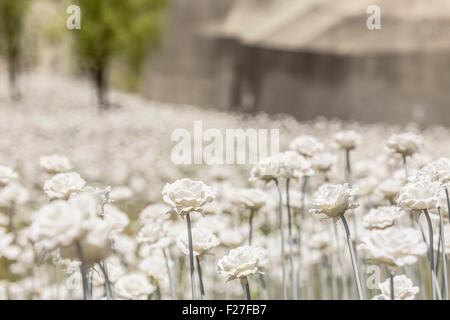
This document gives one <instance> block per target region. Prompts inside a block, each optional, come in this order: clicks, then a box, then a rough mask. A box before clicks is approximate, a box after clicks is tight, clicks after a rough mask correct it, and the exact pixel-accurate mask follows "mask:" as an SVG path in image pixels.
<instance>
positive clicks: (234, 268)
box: [217, 246, 267, 280]
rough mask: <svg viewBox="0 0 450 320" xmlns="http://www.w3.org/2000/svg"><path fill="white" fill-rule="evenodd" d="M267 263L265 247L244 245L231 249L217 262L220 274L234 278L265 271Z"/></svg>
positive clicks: (230, 278)
mask: <svg viewBox="0 0 450 320" xmlns="http://www.w3.org/2000/svg"><path fill="white" fill-rule="evenodd" d="M266 263H267V255H266V252H265V250H264V249H263V248H260V247H249V246H242V247H238V248H236V249H232V250H230V252H229V253H228V255H226V256H224V257H223V258H222V259H220V260H219V262H218V263H217V271H218V273H219V274H220V275H222V276H224V277H226V278H227V280H233V279H236V278H246V277H248V276H251V275H254V274H257V273H263V270H264V267H265V265H266Z"/></svg>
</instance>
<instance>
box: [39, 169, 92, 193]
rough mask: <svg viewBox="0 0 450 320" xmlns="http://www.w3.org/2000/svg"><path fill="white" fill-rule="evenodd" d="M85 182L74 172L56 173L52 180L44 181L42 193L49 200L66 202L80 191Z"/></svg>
mask: <svg viewBox="0 0 450 320" xmlns="http://www.w3.org/2000/svg"><path fill="white" fill-rule="evenodd" d="M85 184H86V181H84V180H83V179H82V178H81V177H80V175H79V174H78V173H76V172H67V173H58V174H57V175H55V176H53V178H51V179H49V180H47V181H45V184H44V192H45V194H46V195H47V196H48V197H49V198H50V199H51V200H53V199H62V200H67V199H69V197H70V196H71V195H72V194H74V193H76V192H78V191H80V190H81V189H82V188H83V187H84V185H85Z"/></svg>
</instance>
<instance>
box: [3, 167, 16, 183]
mask: <svg viewBox="0 0 450 320" xmlns="http://www.w3.org/2000/svg"><path fill="white" fill-rule="evenodd" d="M16 179H17V173H16V172H15V171H14V170H13V169H11V168H10V167H6V166H0V186H5V185H6V184H8V183H9V182H10V181H11V180H16Z"/></svg>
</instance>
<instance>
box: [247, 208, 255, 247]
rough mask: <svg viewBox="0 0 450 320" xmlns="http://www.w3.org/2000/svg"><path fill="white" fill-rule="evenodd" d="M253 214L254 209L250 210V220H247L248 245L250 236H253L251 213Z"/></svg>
mask: <svg viewBox="0 0 450 320" xmlns="http://www.w3.org/2000/svg"><path fill="white" fill-rule="evenodd" d="M254 214H255V210H253V209H252V210H251V211H250V220H249V231H248V245H249V246H251V245H252V236H253V215H254Z"/></svg>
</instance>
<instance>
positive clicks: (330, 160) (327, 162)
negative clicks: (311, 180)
mask: <svg viewBox="0 0 450 320" xmlns="http://www.w3.org/2000/svg"><path fill="white" fill-rule="evenodd" d="M337 161H338V157H337V156H336V155H334V154H332V153H327V152H322V153H317V154H314V156H313V157H312V165H313V168H314V169H315V170H317V171H320V172H322V173H327V172H328V171H330V170H331V168H332V167H333V165H335V164H336V163H337Z"/></svg>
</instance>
